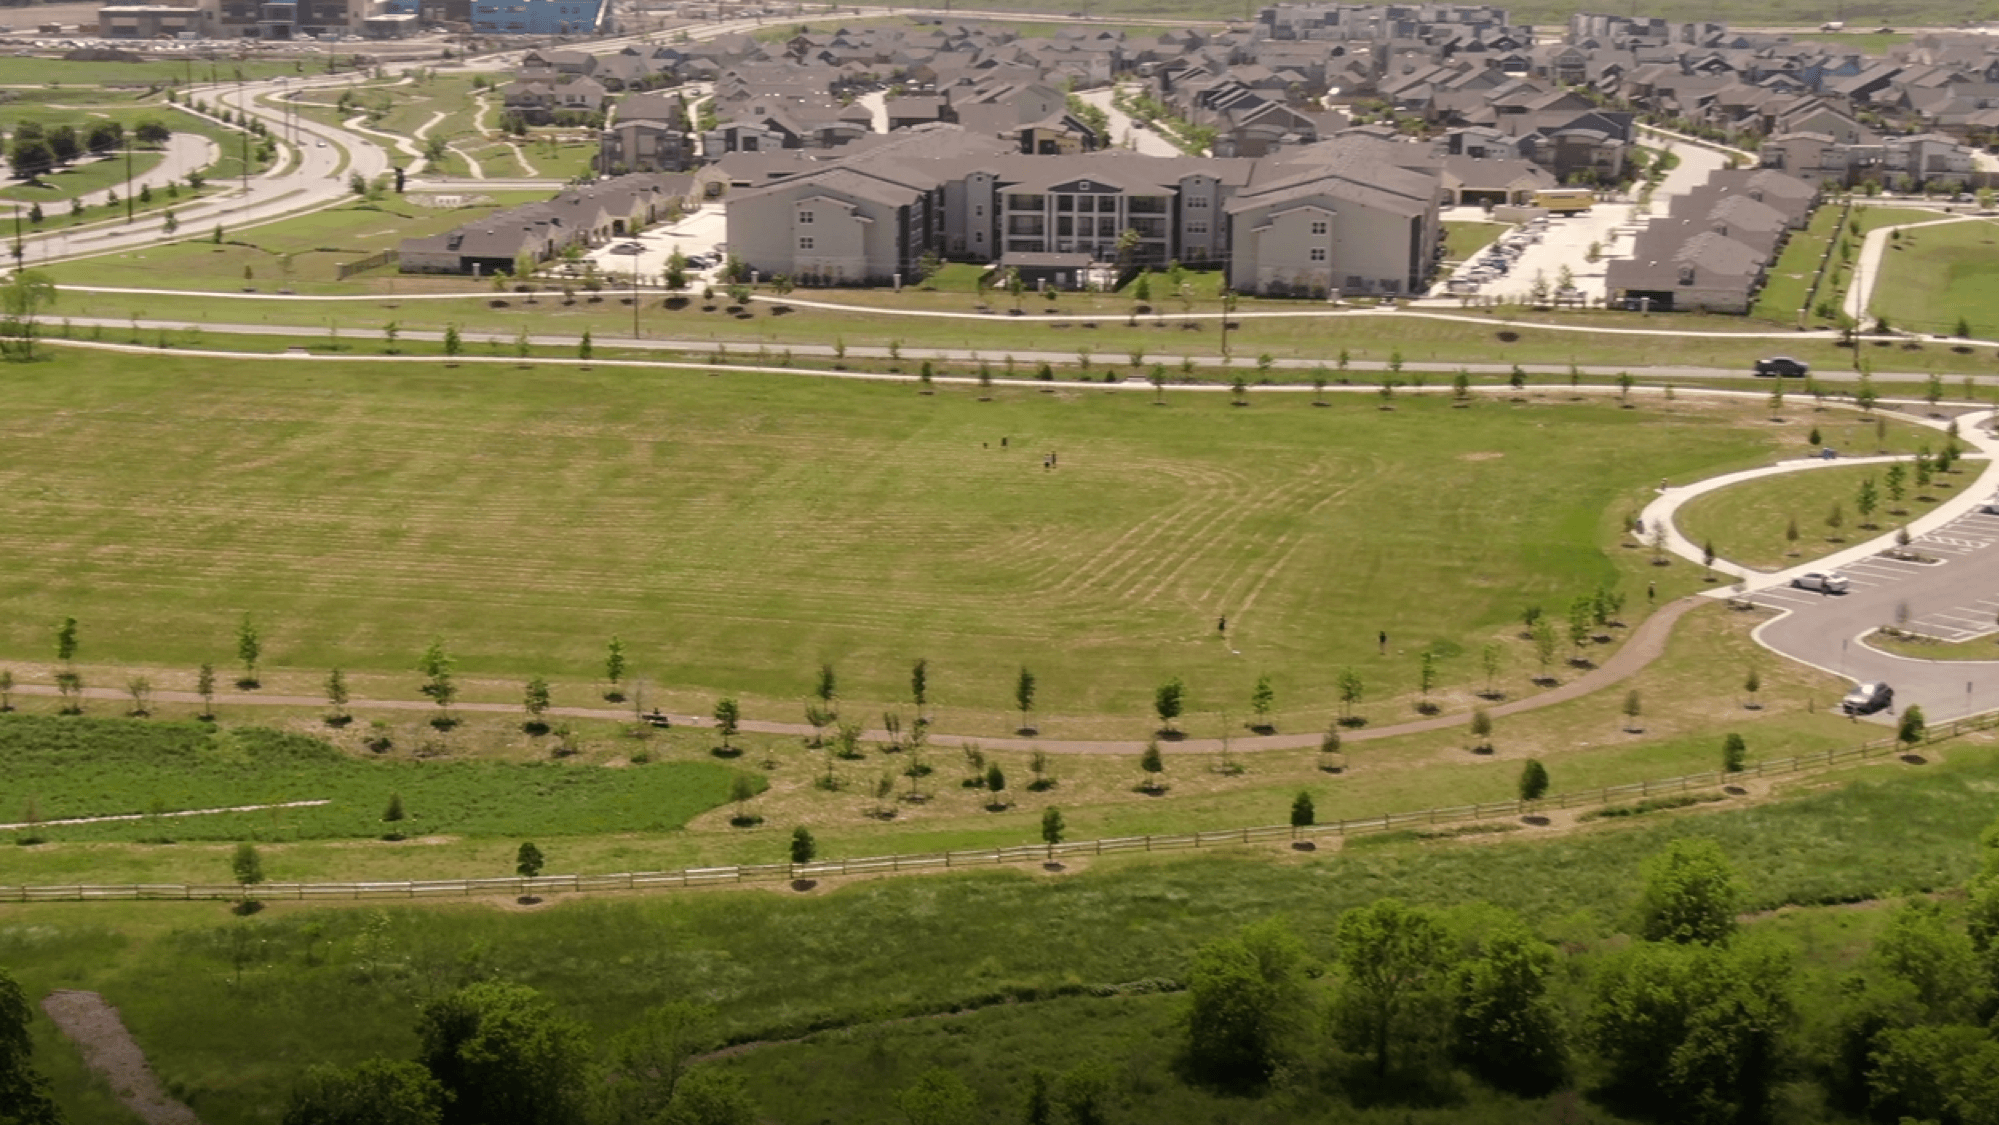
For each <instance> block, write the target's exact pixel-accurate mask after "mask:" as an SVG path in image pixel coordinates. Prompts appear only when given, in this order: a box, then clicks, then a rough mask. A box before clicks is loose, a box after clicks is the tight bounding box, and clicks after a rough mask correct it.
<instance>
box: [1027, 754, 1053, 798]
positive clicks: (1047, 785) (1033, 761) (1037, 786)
mask: <svg viewBox="0 0 1999 1125" xmlns="http://www.w3.org/2000/svg"><path fill="white" fill-rule="evenodd" d="M1027 769H1028V772H1029V773H1032V774H1033V775H1034V780H1033V781H1030V782H1028V783H1027V787H1028V788H1029V789H1031V790H1033V791H1034V792H1036V793H1041V792H1045V791H1047V790H1049V789H1053V788H1055V779H1054V778H1052V777H1049V776H1048V752H1047V751H1046V750H1036V751H1035V752H1034V753H1033V754H1031V755H1029V756H1028V759H1027Z"/></svg>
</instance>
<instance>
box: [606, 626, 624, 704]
mask: <svg viewBox="0 0 1999 1125" xmlns="http://www.w3.org/2000/svg"><path fill="white" fill-rule="evenodd" d="M624 681H625V642H623V641H621V640H619V639H618V638H617V637H615V636H614V637H612V638H611V641H610V643H609V644H607V645H605V646H604V682H605V683H607V684H609V685H610V686H609V687H607V688H606V689H605V690H604V698H605V699H607V700H610V701H611V702H612V703H622V702H624V699H625V692H624V688H623V684H624Z"/></svg>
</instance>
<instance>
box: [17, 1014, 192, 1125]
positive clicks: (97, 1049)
mask: <svg viewBox="0 0 1999 1125" xmlns="http://www.w3.org/2000/svg"><path fill="white" fill-rule="evenodd" d="M42 1010H43V1011H45V1012H47V1013H48V1014H49V1019H51V1020H53V1021H54V1022H55V1025H56V1027H58V1028H60V1029H61V1030H62V1033H63V1034H64V1035H67V1036H69V1037H70V1039H71V1040H73V1041H74V1042H75V1043H76V1045H77V1047H78V1048H79V1049H81V1050H82V1051H83V1058H84V1061H85V1062H86V1063H88V1064H89V1065H90V1069H92V1070H94V1071H96V1072H97V1073H99V1074H101V1075H103V1076H104V1081H105V1082H106V1083H108V1084H109V1085H110V1087H111V1089H112V1090H113V1091H114V1092H115V1093H117V1095H118V1100H119V1101H121V1102H124V1103H125V1106H126V1108H128V1109H130V1110H131V1111H132V1112H133V1113H136V1114H138V1115H139V1117H140V1118H141V1119H143V1120H144V1121H146V1122H147V1125H201V1119H200V1118H198V1117H196V1116H195V1115H194V1111H193V1110H191V1109H189V1108H188V1107H186V1106H185V1105H182V1104H181V1103H180V1102H177V1101H175V1100H174V1099H173V1098H172V1097H171V1096H169V1095H168V1094H167V1091H166V1088H165V1087H163V1086H161V1085H160V1080H159V1076H157V1075H155V1074H154V1073H153V1068H152V1066H151V1065H150V1064H148V1063H147V1062H146V1052H144V1051H142V1050H140V1049H139V1044H138V1042H137V1041H135V1040H134V1039H133V1038H132V1033H131V1032H129V1031H127V1030H125V1021H124V1020H123V1019H120V1018H119V1016H118V1009H116V1008H114V1007H112V1006H111V1005H109V1004H107V1003H105V1002H104V997H102V996H99V995H98V994H97V993H95V992H76V991H71V990H69V989H57V990H56V991H54V992H51V993H49V995H48V997H47V998H46V999H44V1000H43V1001H42Z"/></svg>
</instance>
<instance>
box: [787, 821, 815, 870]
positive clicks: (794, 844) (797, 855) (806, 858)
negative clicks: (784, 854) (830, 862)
mask: <svg viewBox="0 0 1999 1125" xmlns="http://www.w3.org/2000/svg"><path fill="white" fill-rule="evenodd" d="M818 854H819V842H818V841H817V840H814V839H813V838H812V831H811V829H809V828H806V827H805V826H804V825H802V824H801V825H799V826H798V827H796V828H794V829H792V830H791V862H793V863H811V862H812V860H813V859H814V858H815V857H816V856H818Z"/></svg>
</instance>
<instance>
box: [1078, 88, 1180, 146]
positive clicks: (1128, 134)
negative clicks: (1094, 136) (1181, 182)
mask: <svg viewBox="0 0 1999 1125" xmlns="http://www.w3.org/2000/svg"><path fill="white" fill-rule="evenodd" d="M1115 94H1116V91H1115V90H1112V89H1111V88H1110V87H1104V88H1103V89H1098V90H1084V91H1082V92H1081V93H1079V94H1077V95H1076V96H1077V97H1079V98H1081V99H1082V100H1084V101H1085V102H1088V103H1089V104H1091V105H1093V106H1096V107H1097V108H1098V109H1101V110H1103V111H1104V116H1105V117H1107V118H1109V119H1110V129H1111V136H1110V142H1111V144H1113V145H1115V146H1117V147H1119V148H1122V147H1124V145H1125V144H1126V142H1127V141H1128V142H1130V144H1131V147H1132V151H1134V152H1138V153H1140V154H1142V155H1145V156H1181V155H1184V154H1183V153H1182V152H1181V151H1180V150H1179V148H1177V147H1175V146H1174V144H1173V142H1172V141H1169V140H1167V139H1166V138H1165V137H1163V136H1160V135H1159V132H1158V130H1155V129H1151V128H1141V127H1140V126H1139V125H1138V123H1137V122H1136V121H1133V120H1132V118H1131V115H1129V114H1127V113H1126V112H1125V111H1123V110H1121V109H1119V108H1118V107H1117V106H1116V105H1115V104H1113V103H1112V100H1111V99H1112V97H1113V96H1114V95H1115Z"/></svg>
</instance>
